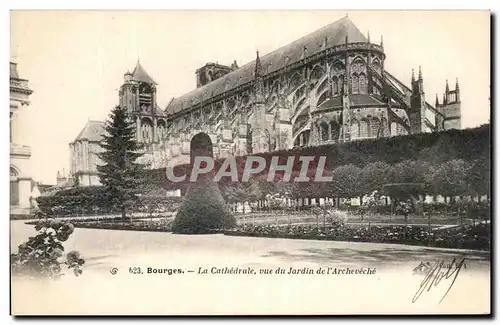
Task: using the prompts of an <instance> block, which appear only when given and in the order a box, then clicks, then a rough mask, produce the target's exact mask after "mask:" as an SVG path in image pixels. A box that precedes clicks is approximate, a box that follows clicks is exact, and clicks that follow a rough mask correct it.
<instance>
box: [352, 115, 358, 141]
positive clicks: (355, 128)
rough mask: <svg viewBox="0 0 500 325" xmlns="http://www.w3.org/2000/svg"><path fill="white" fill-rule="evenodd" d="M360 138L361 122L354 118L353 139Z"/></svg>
mask: <svg viewBox="0 0 500 325" xmlns="http://www.w3.org/2000/svg"><path fill="white" fill-rule="evenodd" d="M357 138H359V123H358V121H356V120H354V121H351V139H357Z"/></svg>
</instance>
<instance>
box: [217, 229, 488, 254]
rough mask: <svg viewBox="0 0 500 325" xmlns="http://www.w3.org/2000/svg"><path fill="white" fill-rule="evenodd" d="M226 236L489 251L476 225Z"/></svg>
mask: <svg viewBox="0 0 500 325" xmlns="http://www.w3.org/2000/svg"><path fill="white" fill-rule="evenodd" d="M224 234H225V235H229V236H249V237H268V238H290V239H313V240H334V241H351V242H370V243H392V244H406V245H420V246H431V247H443V248H461V249H477V250H490V246H491V239H490V238H491V237H490V226H489V225H488V224H479V225H476V226H463V227H455V228H449V229H440V230H431V231H429V230H428V228H427V227H420V226H419V227H412V226H407V227H406V231H405V226H372V227H347V226H339V227H331V226H330V227H327V228H325V229H322V228H320V229H318V228H316V227H307V226H290V227H276V226H272V225H270V226H256V227H253V226H242V227H238V228H236V229H232V230H229V231H225V232H224Z"/></svg>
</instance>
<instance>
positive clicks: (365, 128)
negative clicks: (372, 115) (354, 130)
mask: <svg viewBox="0 0 500 325" xmlns="http://www.w3.org/2000/svg"><path fill="white" fill-rule="evenodd" d="M370 134H371V130H370V121H369V120H366V119H363V120H361V122H360V123H359V137H360V138H361V139H365V138H369V137H370Z"/></svg>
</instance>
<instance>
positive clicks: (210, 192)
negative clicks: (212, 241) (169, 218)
mask: <svg viewBox="0 0 500 325" xmlns="http://www.w3.org/2000/svg"><path fill="white" fill-rule="evenodd" d="M234 226H236V220H235V219H234V217H233V216H232V215H231V213H230V212H229V209H228V207H227V206H226V204H225V202H224V199H223V198H222V195H221V193H220V190H219V188H218V187H217V185H216V184H215V183H214V182H212V181H206V182H197V183H194V184H193V185H192V186H191V187H190V188H189V190H188V192H187V194H186V197H185V199H184V201H183V203H182V205H181V207H180V209H179V211H178V212H177V215H176V217H175V220H174V222H173V224H172V231H173V232H174V233H181V234H202V233H211V232H213V231H214V230H222V229H227V228H231V227H234Z"/></svg>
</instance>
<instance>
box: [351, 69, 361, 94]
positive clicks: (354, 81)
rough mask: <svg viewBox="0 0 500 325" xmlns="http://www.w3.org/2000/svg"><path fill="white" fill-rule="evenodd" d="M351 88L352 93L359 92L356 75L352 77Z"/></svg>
mask: <svg viewBox="0 0 500 325" xmlns="http://www.w3.org/2000/svg"><path fill="white" fill-rule="evenodd" d="M351 85H352V86H351V87H352V93H353V94H357V93H358V92H359V79H358V76H357V75H356V74H354V75H353V76H352V82H351Z"/></svg>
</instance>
